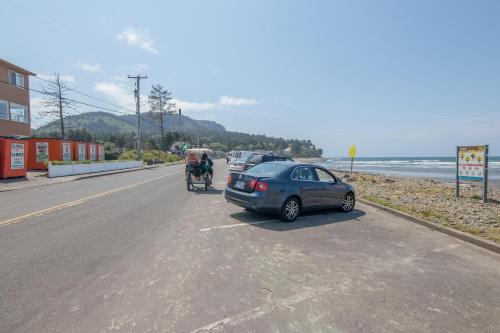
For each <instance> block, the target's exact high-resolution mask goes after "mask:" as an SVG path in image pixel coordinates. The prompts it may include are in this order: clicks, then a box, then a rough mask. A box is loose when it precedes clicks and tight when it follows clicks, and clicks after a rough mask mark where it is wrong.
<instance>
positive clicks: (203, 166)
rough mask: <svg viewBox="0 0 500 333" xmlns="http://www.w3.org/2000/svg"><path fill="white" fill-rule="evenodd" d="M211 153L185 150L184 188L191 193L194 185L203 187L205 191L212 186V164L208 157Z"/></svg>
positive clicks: (208, 151)
mask: <svg viewBox="0 0 500 333" xmlns="http://www.w3.org/2000/svg"><path fill="white" fill-rule="evenodd" d="M211 153H212V150H210V149H204V148H199V149H187V150H186V187H187V190H188V191H191V190H192V189H194V188H195V187H196V185H203V186H204V187H205V191H208V190H209V189H210V186H211V185H212V176H213V169H212V166H213V163H212V160H211V159H210V158H208V156H209V155H210V154H211Z"/></svg>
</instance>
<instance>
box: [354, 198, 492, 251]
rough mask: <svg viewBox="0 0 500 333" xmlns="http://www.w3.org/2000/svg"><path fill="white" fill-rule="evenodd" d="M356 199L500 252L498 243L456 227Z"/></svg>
mask: <svg viewBox="0 0 500 333" xmlns="http://www.w3.org/2000/svg"><path fill="white" fill-rule="evenodd" d="M356 200H357V201H359V202H361V203H363V204H365V205H368V206H372V207H374V208H378V209H380V210H383V211H385V212H388V213H390V214H392V215H395V216H398V217H401V218H403V219H405V220H407V221H410V222H414V223H417V224H420V225H422V226H424V227H427V228H430V229H432V230H436V231H439V232H442V233H444V234H447V235H448V236H451V237H455V238H458V239H460V240H462V241H464V242H467V243H471V244H474V245H476V246H479V247H482V248H483V249H486V250H490V251H493V252H495V253H497V254H500V245H497V244H496V243H494V242H492V241H489V240H486V239H481V238H479V237H476V236H473V235H470V234H467V233H465V232H463V231H460V230H456V229H452V228H448V227H445V226H442V225H439V224H436V223H432V222H429V221H426V220H423V219H421V218H418V217H415V216H412V215H409V214H407V213H403V212H401V211H399V210H397V209H393V208H389V207H385V206H382V205H379V204H376V203H373V202H371V201H368V200H366V199H361V198H357V199H356Z"/></svg>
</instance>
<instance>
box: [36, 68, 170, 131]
mask: <svg viewBox="0 0 500 333" xmlns="http://www.w3.org/2000/svg"><path fill="white" fill-rule="evenodd" d="M35 77H36V78H37V79H39V80H42V81H45V82H48V83H51V81H49V80H47V79H44V78H41V77H37V76H35ZM68 90H70V91H73V92H75V93H77V94H80V95H83V96H86V97H89V98H93V99H95V100H98V101H100V102H103V103H106V104H109V105H112V106H115V107H117V108H120V109H123V110H128V111H131V112H135V111H134V110H132V109H129V108H126V107H123V106H121V105H118V104H114V103H111V102H108V101H106V100H103V99H101V98H98V97H95V96H92V95H89V94H87V93H84V92H82V91H79V90H77V89H72V88H70V89H68ZM147 104H149V101H147V102H146V103H144V104H141V107H142V106H145V105H147ZM107 111H111V112H113V111H112V110H110V109H107ZM115 111H116V110H115ZM116 112H119V111H116ZM121 114H125V115H130V113H124V112H122V113H121ZM143 116H144V117H146V118H148V119H149V120H150V121H151V122H153V123H155V124H156V125H158V126H160V127H161V124H160V123H158V122H157V121H156V120H154V119H152V118H150V117H149V116H147V115H144V114H142V115H141V116H140V117H141V118H142V119H144V118H143Z"/></svg>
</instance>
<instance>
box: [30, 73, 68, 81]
mask: <svg viewBox="0 0 500 333" xmlns="http://www.w3.org/2000/svg"><path fill="white" fill-rule="evenodd" d="M36 76H37V77H39V78H40V79H42V80H53V79H54V75H53V74H37V75H36ZM59 78H60V79H61V80H62V81H64V82H66V83H69V82H75V78H74V77H73V76H71V75H67V74H60V75H59Z"/></svg>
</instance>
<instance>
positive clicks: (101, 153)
mask: <svg viewBox="0 0 500 333" xmlns="http://www.w3.org/2000/svg"><path fill="white" fill-rule="evenodd" d="M105 151H106V148H105V147H104V145H98V154H99V161H104V160H105V159H106V156H105Z"/></svg>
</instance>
